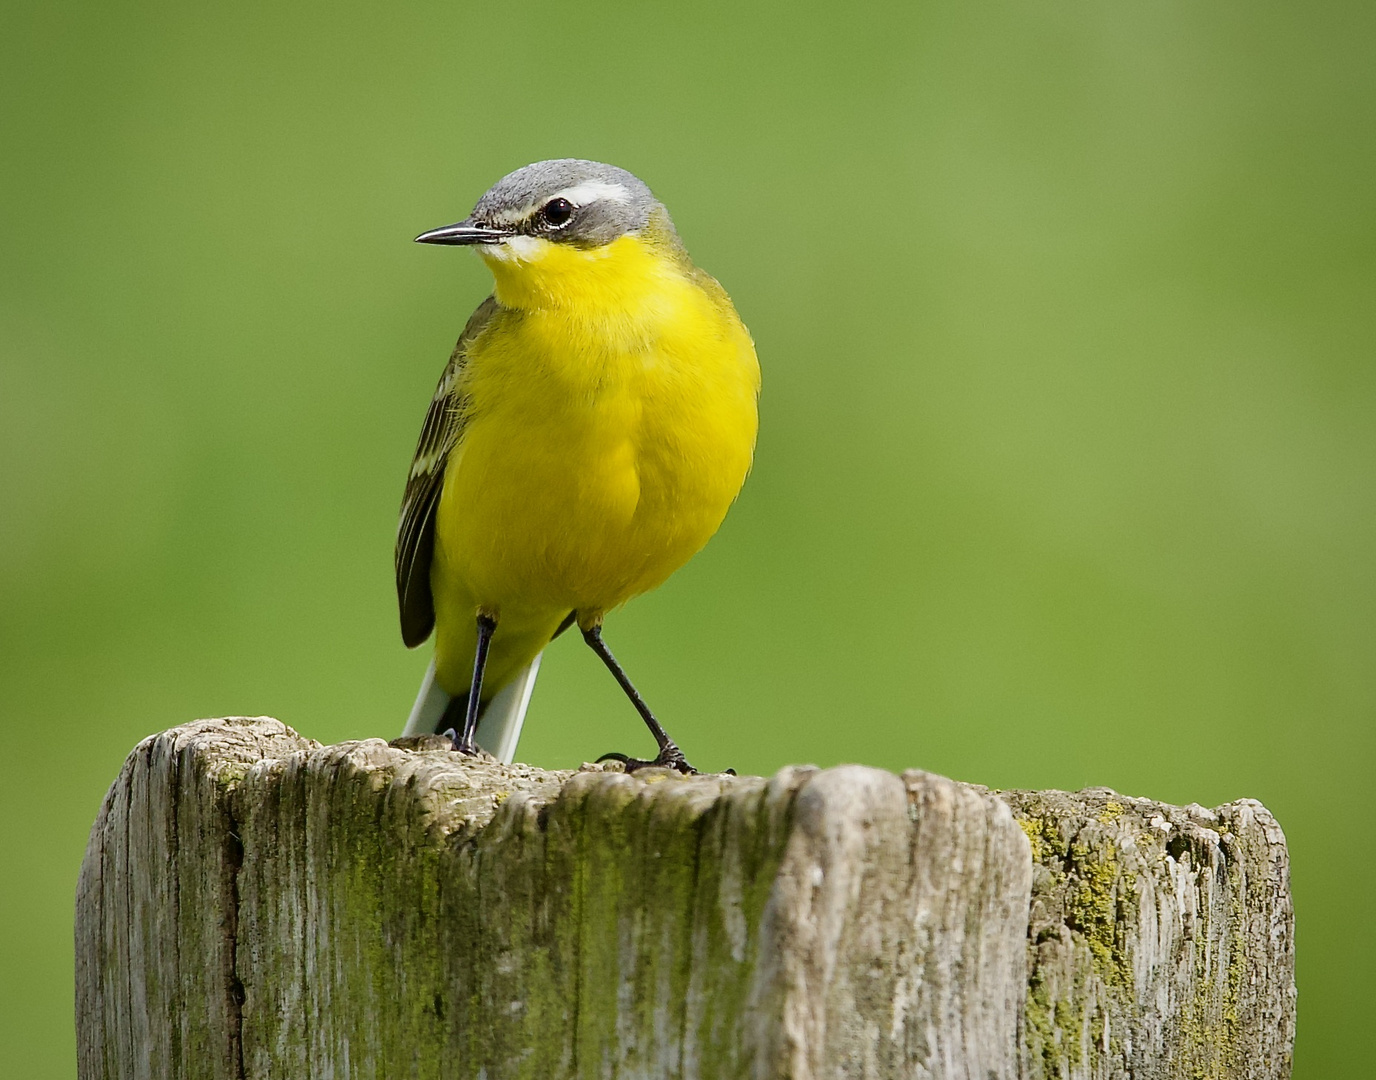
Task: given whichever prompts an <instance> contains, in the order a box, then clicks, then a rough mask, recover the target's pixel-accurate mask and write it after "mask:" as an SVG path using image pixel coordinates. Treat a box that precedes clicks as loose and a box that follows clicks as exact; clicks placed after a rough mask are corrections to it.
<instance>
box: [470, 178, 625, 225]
mask: <svg viewBox="0 0 1376 1080" xmlns="http://www.w3.org/2000/svg"><path fill="white" fill-rule="evenodd" d="M551 199H567V200H568V201H569V202H571V203H573V205H574V206H580V207H581V206H587V205H588V204H589V203H594V202H597V201H598V200H599V199H606V200H608V201H610V202H616V203H621V204H622V205H625V204H627V203H629V202H630V201H631V193H630V192H629V191H627V190H626V189H625V188H624V187H622V186H621V185H620V184H611V183H608V182H607V181H605V180H584V181H583V182H582V183H581V184H574V185H573V186H572V187H566V188H564V189H562V190H561V191H556V192H555V193H554V194H553V195H551V196H550V197H549V198H548V199H541V200H540V201H539V202H538V203H526V204H525V205H524V206H521V207H518V208H516V209H514V210H499V211H498V212H497V213H495V214H491V215H489V216H488V221H490V222H492V224H494V225H517V224H520V223H521V222H522V221H525V220H526V219H527V218H528V217H530V215H531V214H533V213H534V212H535V208H536V207H537V206H544V205H545V203H547V202H549V201H550V200H551Z"/></svg>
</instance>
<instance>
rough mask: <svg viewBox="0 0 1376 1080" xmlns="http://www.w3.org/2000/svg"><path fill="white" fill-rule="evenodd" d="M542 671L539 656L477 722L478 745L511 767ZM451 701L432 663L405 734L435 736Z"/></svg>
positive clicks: (506, 688) (503, 689) (421, 684)
mask: <svg viewBox="0 0 1376 1080" xmlns="http://www.w3.org/2000/svg"><path fill="white" fill-rule="evenodd" d="M539 672H540V657H538V656H537V657H536V658H535V659H534V660H532V661H531V662H530V663H529V664H528V665H527V666H526V667H524V668H522V669H521V671H520V672H518V673H517V675H516V677H515V678H514V679H512V680H511V682H509V683H507V684H506V685H505V686H503V687H502V688H501V689H500V690H498V691H497V693H496V694H495V695H494V696H493V698H492V700H491V701H489V702H488V703H487V710H486V711H485V712H484V713H483V717H482V719H481V720H479V721H478V730H477V733H476V735H475V736H474V737H475V739H476V740H477V743H478V746H480V747H481V748H482V749H484V750H486V751H487V752H488V753H489V754H491V755H492V756H493V757H495V758H496V759H497V760H498V761H502V762H505V763H506V764H508V765H510V764H511V763H512V762H513V761H515V760H516V744H517V743H518V742H520V741H521V727H522V725H523V724H524V723H525V722H526V709H528V708H530V695H531V694H532V693H534V692H535V676H536V675H538V674H539ZM451 700H452V695H450V694H449V693H447V692H446V691H445V690H444V689H443V688H442V687H441V686H440V684H439V683H437V682H436V681H435V661H433V660H431V661H430V666H429V667H428V668H426V669H425V678H424V679H422V680H421V683H420V692H419V693H418V694H416V703H415V704H414V705H412V706H411V715H410V717H409V718H408V719H407V721H406V730H404V731H403V732H402V734H403V735H430V734H433V733H434V731H435V725H436V724H438V723H439V722H440V717H441V716H443V715H444V710H445V707H446V706H448V704H449V702H450V701H451Z"/></svg>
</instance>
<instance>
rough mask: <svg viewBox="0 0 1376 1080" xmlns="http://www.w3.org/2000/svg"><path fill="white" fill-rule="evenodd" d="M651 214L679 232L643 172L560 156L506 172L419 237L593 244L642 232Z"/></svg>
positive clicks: (660, 224) (448, 241) (434, 241)
mask: <svg viewBox="0 0 1376 1080" xmlns="http://www.w3.org/2000/svg"><path fill="white" fill-rule="evenodd" d="M652 218H654V220H655V225H656V227H658V228H663V229H666V230H667V232H668V234H669V235H670V236H673V235H674V232H673V224H672V223H671V222H670V220H669V214H668V211H666V210H665V209H664V206H663V204H662V203H661V202H660V201H659V200H658V199H656V198H655V197H654V194H653V193H652V192H651V191H650V189H649V188H648V187H647V186H646V185H645V182H644V181H643V180H641V179H640V178H639V177H637V176H635V175H633V174H632V173H628V172H627V171H626V170H625V169H618V168H617V167H616V166H615V165H604V164H602V163H601V162H599V161H583V160H581V159H579V158H557V159H555V160H552V161H537V162H535V163H534V164H533V165H527V166H525V167H524V168H521V169H517V170H516V171H515V172H513V173H508V174H507V175H506V176H504V177H502V178H501V179H500V180H498V181H497V182H496V183H495V184H493V185H492V187H491V188H490V189H489V190H488V192H487V194H485V195H484V196H483V197H482V198H481V199H479V200H478V205H477V206H475V207H474V208H473V213H472V214H470V215H469V216H468V217H466V218H464V220H463V221H460V222H457V223H456V224H454V225H445V226H444V227H442V228H439V229H431V230H430V231H429V232H426V233H422V234H421V235H420V236H418V237H416V240H417V242H419V243H422V244H500V243H502V242H503V241H505V240H508V239H510V238H511V237H513V236H532V237H538V238H540V239H543V240H548V241H550V242H551V243H556V244H570V245H572V246H575V247H582V248H591V247H601V246H602V245H603V244H609V243H611V242H612V241H613V240H616V239H617V238H618V237H621V236H625V235H626V234H627V233H633V232H641V231H642V230H644V229H646V228H647V227H649V226H650V223H651V219H652ZM675 240H676V237H675Z"/></svg>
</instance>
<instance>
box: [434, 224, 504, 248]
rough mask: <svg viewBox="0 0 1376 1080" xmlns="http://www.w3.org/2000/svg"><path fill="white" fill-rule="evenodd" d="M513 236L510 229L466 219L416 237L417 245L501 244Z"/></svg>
mask: <svg viewBox="0 0 1376 1080" xmlns="http://www.w3.org/2000/svg"><path fill="white" fill-rule="evenodd" d="M511 234H512V230H510V229H496V228H493V227H492V226H490V225H475V224H474V223H473V219H472V218H464V220H463V221H460V222H458V223H457V224H454V225H444V226H441V227H440V228H438V229H431V230H430V231H429V232H423V233H421V234H420V235H419V236H417V237H416V243H417V244H500V243H501V242H502V241H503V240H505V239H506V238H507V237H508V236H510V235H511Z"/></svg>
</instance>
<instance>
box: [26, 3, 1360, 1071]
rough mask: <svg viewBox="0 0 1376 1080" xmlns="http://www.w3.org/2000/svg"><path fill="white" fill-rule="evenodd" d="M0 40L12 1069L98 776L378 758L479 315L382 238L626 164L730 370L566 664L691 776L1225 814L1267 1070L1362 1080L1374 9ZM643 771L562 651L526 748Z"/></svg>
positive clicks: (398, 23)
mask: <svg viewBox="0 0 1376 1080" xmlns="http://www.w3.org/2000/svg"><path fill="white" fill-rule="evenodd" d="M3 10H4V30H3V33H0V102H3V104H2V105H0V131H2V132H3V147H4V152H3V155H0V275H3V276H2V277H0V665H2V667H0V723H3V735H4V739H5V744H4V745H5V752H6V757H7V766H6V768H5V770H4V774H5V779H4V782H3V784H0V803H2V805H0V813H2V815H3V816H2V817H0V821H3V826H0V844H2V845H3V849H2V850H0V904H2V905H3V908H2V909H0V1054H3V1060H4V1062H5V1064H4V1066H3V1071H4V1072H5V1074H6V1075H10V1076H15V1077H25V1078H27V1080H41V1078H47V1077H68V1076H70V1075H72V1071H73V1060H74V1051H73V1035H72V1015H71V978H72V977H71V960H72V957H71V944H70V937H71V905H72V892H73V886H74V882H75V878H76V872H77V867H78V862H79V859H80V856H81V851H82V848H83V845H84V843H85V839H86V832H87V829H88V827H89V825H90V822H91V820H92V819H93V817H94V815H95V813H96V810H97V807H98V806H99V803H100V799H101V797H102V795H103V793H104V790H105V787H106V785H107V784H108V783H109V782H110V780H111V779H112V778H113V777H114V775H115V773H116V772H117V770H118V768H119V765H120V762H121V761H122V760H123V758H124V755H125V754H126V753H127V751H128V750H129V749H130V748H131V747H132V746H133V744H134V743H135V742H136V741H137V740H138V739H140V738H141V737H143V736H144V735H146V734H148V733H150V732H152V731H155V730H158V729H161V728H165V727H169V726H171V725H173V724H177V723H180V722H182V721H185V720H188V719H192V718H195V717H200V716H212V715H223V714H228V713H269V714H272V715H275V716H278V717H280V718H282V719H283V720H285V721H287V722H288V723H290V724H292V725H294V726H295V727H297V728H298V729H299V730H301V731H302V732H303V733H305V734H308V735H311V736H314V737H315V738H318V739H322V740H326V741H334V740H339V739H346V738H359V737H364V736H376V735H382V736H388V737H390V736H392V735H394V734H396V732H397V731H398V730H399V728H400V725H401V723H402V720H403V718H404V716H405V713H406V710H407V708H408V707H409V705H410V701H411V697H412V694H413V693H414V690H415V686H416V684H417V682H418V680H419V678H420V675H421V672H422V670H423V668H424V666H425V663H426V655H425V653H424V651H423V650H422V651H418V652H415V653H410V652H407V651H405V650H404V649H403V648H402V646H401V643H400V640H399V638H398V632H397V626H396V613H395V598H394V594H393V589H392V580H391V548H392V539H393V531H394V528H395V513H396V509H397V504H398V502H399V498H400V492H401V484H402V480H403V478H404V474H405V470H406V466H407V463H408V462H409V456H410V453H411V450H412V447H413V445H414V439H415V436H416V433H417V431H418V429H419V424H420V421H421V418H422V416H423V414H424V410H425V407H426V404H427V402H428V400H429V395H430V393H431V390H432V388H433V386H434V382H435V379H436V378H437V376H438V373H439V370H440V368H441V367H442V365H443V363H444V360H445V358H446V356H447V354H448V351H449V348H450V346H451V344H452V342H453V340H454V338H455V336H456V334H457V332H458V330H459V328H460V327H461V325H462V323H463V321H464V319H465V317H466V316H467V314H468V312H469V311H470V310H471V309H472V307H473V306H474V305H475V304H476V303H477V302H478V301H479V300H480V299H481V298H482V297H483V296H484V295H486V290H487V287H488V286H487V280H488V279H487V276H486V272H485V271H484V270H483V268H482V266H481V265H480V264H479V262H478V260H477V259H475V258H473V257H472V256H471V255H469V254H466V253H463V252H456V251H452V250H444V249H434V248H426V247H420V246H416V245H413V244H411V243H410V238H411V237H412V236H413V235H415V234H416V233H417V232H419V231H420V230H422V229H424V228H428V227H431V226H435V225H439V224H443V223H446V222H449V221H452V220H455V219H456V218H458V217H461V216H462V215H463V214H465V213H466V212H467V210H468V209H469V207H470V206H471V204H472V203H473V201H474V200H475V199H476V197H477V196H478V195H479V194H480V193H481V192H482V191H483V190H484V189H485V188H486V187H487V186H488V185H489V184H491V183H492V182H493V181H494V180H496V179H497V178H498V177H499V176H501V175H502V174H503V173H505V172H507V171H509V170H510V169H512V168H515V167H517V166H519V165H521V164H524V163H525V162H527V161H531V160H535V159H538V158H544V157H554V156H565V155H576V156H583V157H592V158H598V159H603V160H607V161H612V162H615V163H618V164H620V165H623V166H626V167H628V168H630V169H632V170H633V171H635V172H637V173H638V174H640V175H641V176H643V177H644V178H645V179H647V180H648V181H649V182H650V184H651V185H652V186H653V187H654V188H655V190H656V192H657V193H658V194H659V195H660V196H661V197H662V198H663V199H664V200H665V201H666V202H667V203H668V205H669V206H670V207H671V208H672V210H673V212H674V215H675V218H676V220H677V222H678V225H679V228H680V231H681V232H682V234H683V236H684V238H685V240H686V242H687V243H688V245H689V248H690V249H691V250H692V252H693V253H694V255H695V256H696V258H697V259H698V261H699V262H700V263H701V264H702V265H703V266H705V267H707V268H708V269H709V270H711V271H712V272H713V273H714V274H715V275H716V276H717V277H718V278H720V280H721V281H722V282H723V283H724V284H725V285H726V287H727V288H728V289H729V290H730V291H731V293H732V294H733V296H734V297H735V299H736V301H737V304H738V307H739V309H740V311H741V313H742V315H743V316H744V318H745V320H746V322H747V323H748V324H749V326H750V328H751V330H752V331H753V333H754V335H755V339H756V342H757V345H758V347H759V353H760V357H761V360H762V362H763V366H764V371H765V389H764V395H763V399H762V403H761V407H762V429H761V438H760V444H759V452H758V456H757V459H756V467H755V472H754V475H753V476H752V477H751V479H750V481H749V483H748V484H747V487H746V490H745V493H744V495H743V496H742V498H741V500H740V502H739V503H738V504H737V506H736V508H735V509H734V510H733V512H732V514H731V516H730V518H729V519H728V521H727V524H726V526H725V527H724V528H723V529H722V532H721V534H720V535H719V536H718V538H717V539H716V540H715V541H714V542H713V543H712V544H711V545H710V546H709V547H708V549H707V550H706V551H705V552H704V553H703V554H702V555H701V556H699V557H698V558H697V559H696V560H695V561H694V562H693V563H692V564H691V565H690V566H689V567H687V568H686V569H685V570H683V571H682V572H680V573H679V574H678V575H677V576H676V577H675V578H674V579H673V580H672V581H671V582H670V583H669V584H668V585H667V586H665V587H664V588H663V589H661V590H660V591H659V592H658V593H656V594H654V595H652V596H649V597H646V598H644V599H642V600H639V601H637V602H636V603H635V604H633V605H632V606H631V607H630V608H628V609H627V610H625V611H624V612H622V613H619V614H617V615H615V616H614V617H613V618H612V620H611V621H610V623H609V627H608V638H609V640H610V641H611V643H612V644H613V646H614V647H615V648H616V649H617V651H618V653H619V654H620V655H621V657H622V659H623V660H624V661H625V662H626V664H627V666H628V667H629V669H630V670H631V672H632V673H633V675H634V676H635V678H636V679H637V681H638V682H639V684H640V686H641V688H642V689H643V690H644V692H645V693H646V695H647V697H648V698H649V699H650V701H651V702H652V703H653V704H654V705H655V706H656V708H657V710H658V711H659V712H660V714H661V715H662V716H663V717H664V718H665V720H666V722H667V723H668V724H669V727H670V730H671V731H673V732H674V734H675V735H676V737H677V738H678V739H679V741H680V742H681V743H682V745H683V746H684V747H685V749H686V750H687V751H688V753H689V755H690V756H691V757H693V758H694V760H696V761H698V762H699V763H700V764H701V765H703V766H705V767H725V766H734V767H736V768H737V769H740V770H742V771H745V770H750V771H763V772H769V771H773V770H774V769H776V768H778V767H779V766H780V765H782V764H784V763H787V762H796V761H813V762H817V763H820V764H823V765H826V764H832V763H835V762H841V761H861V762H867V763H870V764H874V765H880V766H885V767H888V768H893V769H899V768H902V767H905V766H922V767H924V768H928V769H932V770H936V771H938V772H942V773H946V774H949V775H951V776H955V777H959V778H962V779H966V780H973V781H979V782H983V783H987V784H991V785H996V786H1006V787H1012V786H1019V787H1035V788H1043V787H1061V788H1077V787H1080V786H1084V785H1091V784H1106V785H1111V786H1113V787H1115V788H1117V789H1119V790H1121V791H1123V792H1126V793H1129V794H1141V795H1150V796H1154V797H1157V798H1161V799H1166V800H1170V801H1175V802H1191V801H1198V802H1201V803H1205V804H1210V805H1212V804H1216V803H1219V802H1222V801H1226V800H1229V799H1234V798H1238V797H1241V796H1251V797H1255V798H1259V799H1262V800H1263V801H1265V802H1266V803H1267V805H1268V806H1270V807H1271V809H1272V810H1273V811H1274V812H1275V813H1276V814H1277V816H1278V817H1279V819H1280V821H1281V823H1282V824H1283V825H1284V827H1285V829H1286V831H1287V835H1288V836H1289V839H1290V844H1291V855H1292V860H1293V875H1294V894H1295V903H1296V910H1297V916H1298V942H1299V984H1300V995H1301V996H1300V1026H1299V1032H1300V1034H1299V1041H1298V1046H1297V1052H1296V1076H1298V1077H1300V1078H1301V1080H1312V1078H1323V1077H1337V1076H1353V1075H1356V1074H1357V1073H1358V1072H1361V1071H1364V1069H1365V1068H1366V1067H1367V1066H1369V1051H1368V1047H1369V1045H1370V1031H1371V1026H1370V1023H1371V1021H1370V1017H1371V1014H1372V1012H1373V1009H1374V1008H1376V988H1374V987H1376V981H1374V978H1373V977H1376V949H1373V933H1372V929H1371V927H1372V921H1373V914H1376V913H1374V912H1373V900H1372V898H1373V896H1376V873H1373V868H1372V865H1373V864H1372V856H1373V854H1374V853H1376V850H1374V849H1376V845H1373V843H1372V839H1371V830H1370V826H1369V824H1368V823H1367V817H1366V815H1367V814H1368V811H1367V810H1366V808H1365V806H1364V803H1362V802H1361V801H1358V800H1353V798H1352V796H1353V794H1354V793H1357V794H1362V793H1366V792H1369V791H1370V790H1371V786H1372V785H1371V777H1372V774H1373V768H1374V767H1376V736H1374V734H1373V732H1374V731H1376V723H1374V719H1376V500H1374V499H1373V490H1374V489H1373V478H1374V477H1373V472H1374V470H1373V466H1374V465H1376V366H1374V365H1373V358H1374V352H1376V350H1373V345H1374V344H1376V342H1374V341H1373V338H1374V337H1376V334H1374V333H1373V327H1374V326H1376V319H1374V318H1373V305H1374V304H1376V273H1374V272H1373V271H1374V270H1376V256H1374V255H1373V252H1376V228H1373V226H1374V225H1376V213H1373V199H1372V192H1373V191H1376V177H1374V176H1373V171H1374V170H1373V165H1374V164H1376V130H1373V129H1376V64H1373V63H1372V61H1371V56H1372V54H1373V46H1376V6H1374V5H1372V4H1370V3H1369V2H1368V0H1354V2H1351V3H1346V4H1344V3H1329V4H1323V5H1300V4H1294V3H1277V2H1252V3H1248V4H1238V3H1233V4H1226V5H1222V4H1213V3H1200V2H1198V0H1189V2H1185V0H1166V2H1162V3H1153V4H1150V5H1131V4H1122V3H1116V2H1107V0H1105V2H1093V3H1090V2H1072V3H1065V4H1056V5H1027V4H1021V3H992V4H934V3H894V4H880V5H868V6H867V5H855V6H846V7H842V6H839V5H837V6H834V7H829V8H821V7H806V6H800V5H797V4H772V5H764V4H761V5H756V6H746V5H740V4H734V3H723V2H720V0H712V2H707V3H697V4H694V5H663V6H627V7H617V6H615V5H612V4H606V3H602V2H599V0H592V2H590V3H584V4H581V5H575V6H573V7H569V6H567V5H562V4H555V3H544V4H535V3H526V2H517V3H505V4H500V5H498V4H489V5H483V6H478V5H472V4H454V3H443V4H440V3H427V4H415V5H380V4H379V5H360V4H342V5H341V4H329V5H327V4H323V3H298V4H292V5H282V4H278V3H266V2H262V0H251V2H248V3H239V4H234V5H221V6H219V7H218V8H202V7H201V6H200V5H186V4H174V3H161V4H156V3H142V4H121V3H115V4H94V3H88V4H61V3H48V4H37V3H12V2H11V3H6V4H5V5H4V9H3ZM647 746H648V743H647V740H646V738H645V737H644V736H643V733H642V732H641V731H640V729H639V727H638V721H637V720H636V718H635V716H634V714H633V713H632V712H631V711H630V709H629V708H628V707H627V706H626V704H625V703H624V702H623V701H622V700H620V699H619V697H618V693H617V691H616V689H615V687H614V685H613V684H612V682H611V680H610V679H608V678H607V677H606V675H605V673H604V672H602V671H601V670H600V669H599V668H598V666H597V664H596V662H595V661H594V660H593V658H592V657H591V656H589V655H585V651H584V650H582V649H581V648H580V647H579V645H578V643H577V641H576V640H561V641H560V642H559V643H558V644H557V645H556V646H555V647H554V648H553V649H552V650H551V651H550V653H549V654H548V656H547V665H546V667H545V670H544V673H543V674H542V676H541V681H540V685H539V688H538V690H537V692H536V698H535V702H534V705H533V708H532V712H531V716H530V719H529V722H528V725H527V736H526V739H525V741H524V743H523V746H522V755H523V756H524V757H525V758H526V759H527V760H530V761H533V762H536V763H539V764H542V765H548V766H570V765H573V764H576V763H577V762H579V761H581V760H583V759H585V758H589V757H592V756H595V755H597V754H599V753H601V752H603V751H606V750H611V749H622V750H631V751H639V750H643V749H646V748H647ZM1354 814H1355V815H1356V816H1354ZM1363 1031H1365V1032H1366V1033H1367V1034H1365V1035H1363V1034H1362V1032H1363Z"/></svg>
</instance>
